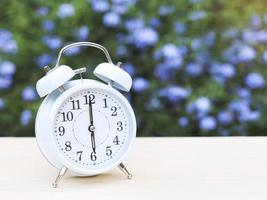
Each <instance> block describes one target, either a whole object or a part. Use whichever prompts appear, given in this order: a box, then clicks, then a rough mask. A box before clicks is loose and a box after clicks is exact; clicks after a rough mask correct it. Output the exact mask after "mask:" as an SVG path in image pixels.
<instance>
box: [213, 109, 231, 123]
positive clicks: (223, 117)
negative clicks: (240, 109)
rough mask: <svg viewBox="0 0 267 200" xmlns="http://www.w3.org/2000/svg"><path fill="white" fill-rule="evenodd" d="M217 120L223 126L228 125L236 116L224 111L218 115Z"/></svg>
mask: <svg viewBox="0 0 267 200" xmlns="http://www.w3.org/2000/svg"><path fill="white" fill-rule="evenodd" d="M217 118H218V121H219V122H220V123H221V124H223V125H228V124H230V123H231V122H232V121H233V119H234V116H233V114H232V113H231V112H230V111H222V112H220V113H219V114H218V115H217Z"/></svg>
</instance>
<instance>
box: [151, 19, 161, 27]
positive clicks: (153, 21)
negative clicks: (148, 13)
mask: <svg viewBox="0 0 267 200" xmlns="http://www.w3.org/2000/svg"><path fill="white" fill-rule="evenodd" d="M149 25H150V26H152V27H153V28H158V27H159V26H160V25H161V21H160V20H159V19H158V18H156V17H152V18H151V19H150V20H149Z"/></svg>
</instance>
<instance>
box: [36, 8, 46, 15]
mask: <svg viewBox="0 0 267 200" xmlns="http://www.w3.org/2000/svg"><path fill="white" fill-rule="evenodd" d="M36 12H37V14H38V15H39V16H45V15H47V14H48V12H49V9H48V8H47V7H45V6H42V7H40V8H38V9H37V11H36Z"/></svg>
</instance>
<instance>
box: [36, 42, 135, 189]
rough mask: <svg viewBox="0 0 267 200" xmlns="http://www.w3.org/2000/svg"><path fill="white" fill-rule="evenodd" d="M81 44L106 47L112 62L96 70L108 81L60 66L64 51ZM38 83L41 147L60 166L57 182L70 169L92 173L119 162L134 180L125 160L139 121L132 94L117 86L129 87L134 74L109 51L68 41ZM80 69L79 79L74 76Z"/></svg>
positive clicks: (86, 43)
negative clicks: (116, 63) (126, 70)
mask: <svg viewBox="0 0 267 200" xmlns="http://www.w3.org/2000/svg"><path fill="white" fill-rule="evenodd" d="M77 46H91V47H96V48H98V49H100V50H102V51H103V52H104V53H105V55H106V57H107V60H108V62H107V63H101V64H99V65H98V66H97V67H96V68H95V70H94V75H95V76H96V77H98V78H99V79H101V80H102V81H103V82H100V81H97V80H91V79H83V78H82V75H81V74H82V73H84V72H85V71H86V68H81V69H76V70H73V69H72V68H70V67H69V66H66V65H59V61H60V58H61V55H62V53H64V51H66V50H67V49H69V48H73V47H77ZM45 71H46V73H47V74H46V75H45V76H44V77H43V78H41V79H40V80H39V81H38V82H37V84H36V90H37V92H38V94H39V96H40V97H45V96H46V97H45V99H44V100H43V102H42V104H41V106H40V108H39V110H38V113H37V116H36V122H35V133H36V139H37V143H38V146H39V148H40V150H41V152H42V154H43V155H44V157H45V158H46V159H47V161H48V162H49V163H51V165H53V166H54V167H56V168H57V169H59V173H58V176H57V178H56V180H55V182H53V186H54V187H57V183H58V181H59V179H60V178H61V177H62V176H64V174H65V172H66V171H67V170H69V171H71V173H72V174H73V175H77V176H92V175H96V174H100V173H104V172H106V171H108V170H110V169H112V168H114V167H116V166H118V167H119V168H120V169H121V170H122V171H123V172H124V173H125V174H126V175H127V177H128V178H129V179H130V178H131V177H132V175H131V174H130V172H129V171H128V170H127V168H126V167H125V165H124V164H123V163H122V161H123V159H124V158H125V156H126V155H127V153H128V152H129V150H130V148H131V146H132V143H133V140H134V138H135V136H136V120H135V115H134V112H133V109H132V107H131V106H130V104H129V103H128V101H127V99H126V98H125V97H124V96H123V95H122V94H121V93H120V92H118V91H117V89H118V90H122V91H129V90H130V88H131V85H132V79H131V77H130V75H129V74H128V73H126V72H125V71H124V70H122V69H121V68H120V63H119V64H118V65H114V64H113V63H112V60H111V58H110V56H109V53H108V51H107V50H106V49H105V48H104V47H103V46H101V45H99V44H96V43H92V42H77V43H73V44H70V45H67V46H65V47H64V48H62V49H61V51H60V52H59V55H58V59H57V62H56V66H55V67H54V68H53V69H50V68H49V67H47V66H46V67H45ZM76 74H78V75H80V78H79V79H76V80H71V79H72V78H73V77H74V76H75V75H76Z"/></svg>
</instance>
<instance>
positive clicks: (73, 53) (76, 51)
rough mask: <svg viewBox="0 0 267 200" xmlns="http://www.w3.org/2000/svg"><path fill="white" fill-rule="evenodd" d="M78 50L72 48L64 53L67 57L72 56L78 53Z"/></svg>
mask: <svg viewBox="0 0 267 200" xmlns="http://www.w3.org/2000/svg"><path fill="white" fill-rule="evenodd" d="M80 50H81V49H80V48H79V47H73V48H70V49H68V50H66V51H65V54H66V55H67V56H73V55H77V54H78V53H80Z"/></svg>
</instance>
